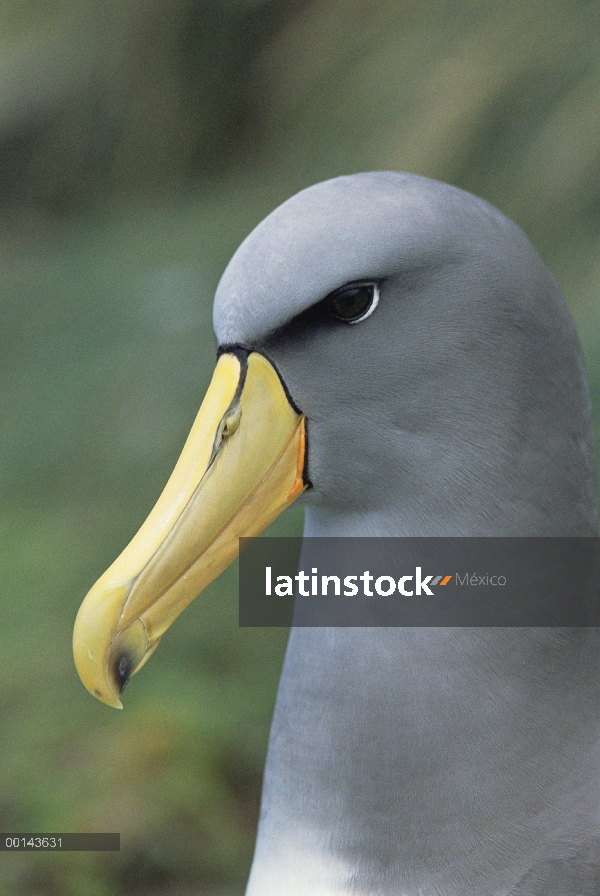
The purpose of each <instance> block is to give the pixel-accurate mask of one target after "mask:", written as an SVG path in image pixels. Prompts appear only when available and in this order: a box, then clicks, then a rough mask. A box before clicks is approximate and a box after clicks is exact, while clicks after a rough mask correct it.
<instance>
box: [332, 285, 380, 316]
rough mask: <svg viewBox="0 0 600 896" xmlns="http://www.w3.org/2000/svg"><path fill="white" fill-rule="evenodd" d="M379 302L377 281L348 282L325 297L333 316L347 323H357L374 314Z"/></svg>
mask: <svg viewBox="0 0 600 896" xmlns="http://www.w3.org/2000/svg"><path fill="white" fill-rule="evenodd" d="M378 302H379V287H378V286H377V284H376V283H348V284H347V285H346V286H342V287H341V288H340V289H336V291H335V292H332V293H331V295H329V296H327V298H326V299H325V304H326V307H327V310H328V312H329V314H330V315H331V317H335V318H336V319H337V320H343V321H344V322H345V323H347V324H357V323H359V321H361V320H364V319H365V318H366V317H369V315H370V314H373V312H374V311H375V309H376V308H377V303H378Z"/></svg>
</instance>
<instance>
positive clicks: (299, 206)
mask: <svg viewBox="0 0 600 896" xmlns="http://www.w3.org/2000/svg"><path fill="white" fill-rule="evenodd" d="M214 328H215V333H216V337H217V342H218V345H219V350H218V361H217V365H216V369H215V372H214V376H213V379H212V382H211V384H210V386H209V389H208V392H207V394H206V397H205V399H204V402H203V404H202V407H201V409H200V412H199V414H198V417H197V418H196V421H195V423H194V425H193V428H192V431H191V433H190V436H189V438H188V440H187V442H186V444H185V446H184V448H183V452H182V455H181V457H180V459H179V461H178V464H177V466H176V468H175V470H174V472H173V474H172V476H171V478H170V480H169V482H168V484H167V485H166V487H165V490H164V492H163V493H162V495H161V496H160V498H159V500H158V503H157V504H156V506H155V508H154V510H153V511H152V512H151V514H150V516H149V517H148V519H147V520H146V522H145V523H144V524H143V526H142V528H141V529H140V531H139V533H138V534H137V535H136V536H135V538H134V539H133V541H132V542H131V544H130V545H129V546H128V547H126V548H125V550H124V551H123V553H122V554H121V555H120V557H119V558H118V559H117V560H116V561H115V563H114V564H113V565H112V566H111V567H110V568H109V569H108V570H107V572H106V573H105V574H104V575H103V576H102V577H101V578H100V579H99V581H98V582H97V583H96V584H95V585H94V587H93V588H92V589H91V591H90V592H89V594H88V595H87V597H86V598H85V600H84V602H83V604H82V606H81V609H80V611H79V614H78V616H77V620H76V624H75V631H74V655H75V661H76V665H77V669H78V671H79V675H80V677H81V679H82V681H83V683H84V685H85V686H86V687H87V688H88V690H89V691H90V693H92V694H94V695H95V696H96V697H98V698H99V699H100V700H102V701H104V702H105V703H106V704H108V705H110V706H115V707H120V706H121V692H122V690H123V687H124V686H125V684H126V683H127V681H128V680H129V679H130V678H131V676H132V675H133V674H134V673H136V672H137V671H138V670H139V669H140V668H141V667H142V666H143V665H144V663H145V662H146V660H147V659H148V658H149V656H150V655H151V653H152V652H153V650H154V649H155V648H156V646H157V644H158V642H159V640H160V638H161V636H162V635H163V633H164V632H165V631H166V629H167V628H168V627H169V625H170V624H171V623H172V622H173V620H174V619H175V618H176V617H177V616H178V615H179V613H180V612H181V611H182V610H183V609H184V608H185V606H187V605H188V604H189V603H190V601H191V600H193V599H194V598H195V597H196V595H197V594H198V593H199V592H200V591H201V590H202V589H203V588H204V587H205V586H206V585H207V584H208V583H209V582H210V581H212V580H213V579H214V578H215V577H216V576H217V575H218V574H219V573H220V572H221V571H222V570H223V569H224V568H225V567H226V566H227V565H228V564H229V563H230V562H231V561H232V559H233V558H234V557H235V556H236V555H237V552H238V539H239V536H255V535H258V534H259V533H260V532H261V531H262V530H264V528H265V527H266V526H267V525H268V524H269V523H270V522H271V521H272V520H273V519H274V518H275V517H276V516H277V515H278V514H280V513H281V512H282V511H283V510H285V508H287V507H288V506H289V505H290V504H291V503H292V502H294V501H296V500H300V502H301V503H303V504H304V506H305V530H304V534H305V536H365V535H369V536H511V537H512V536H594V535H596V532H597V521H596V496H595V490H594V474H593V450H592V423H591V410H590V401H589V397H588V390H587V385H586V378H585V373H584V368H583V363H582V356H581V350H580V346H579V343H578V339H577V336H576V333H575V329H574V326H573V323H572V320H571V318H570V315H569V313H568V310H567V308H566V304H565V302H564V299H563V298H562V296H561V293H560V291H559V289H558V287H557V285H556V283H555V282H554V280H553V279H552V277H551V275H550V273H549V272H548V270H547V269H546V267H545V265H544V264H543V262H542V261H541V259H540V258H539V256H538V255H537V254H536V252H535V250H534V249H533V247H532V246H531V244H530V242H529V241H528V239H527V238H526V236H525V235H524V234H523V232H522V231H521V230H520V229H519V228H518V227H517V226H516V225H515V224H513V223H512V222H510V221H509V220H508V219H507V218H506V217H504V216H503V215H502V214H501V213H500V212H498V211H497V210H496V209H494V208H493V207H491V206H490V205H488V204H487V203H486V202H484V201H482V200H481V199H478V198H476V197H475V196H472V195H470V194H468V193H466V192H463V191H461V190H459V189H457V188H454V187H452V186H448V185H446V184H442V183H438V182H435V181H432V180H429V179H426V178H423V177H418V176H414V175H411V174H402V173H397V172H370V173H364V174H357V175H352V176H346V177H339V178H335V179H333V180H329V181H326V182H324V183H320V184H317V185H315V186H313V187H310V188H309V189H306V190H304V191H302V192H300V193H298V194H297V195H295V196H293V197H292V198H291V199H289V200H288V201H286V202H285V203H283V205H281V206H280V207H279V208H277V209H276V210H275V211H273V212H272V213H271V214H270V215H269V216H268V217H267V218H266V219H265V220H264V221H263V222H262V223H260V224H259V225H258V226H257V227H256V229H255V230H254V231H253V232H252V233H251V234H250V235H249V236H248V237H247V238H246V240H245V241H244V242H243V243H242V244H241V246H240V247H239V249H238V250H237V252H236V253H235V254H234V256H233V258H232V260H231V261H230V263H229V265H228V267H227V268H226V270H225V272H224V274H223V276H222V279H221V281H220V283H219V286H218V289H217V292H216V297H215V302H214ZM599 665H600V649H599V645H598V634H597V630H596V629H591V628H587V629H586V628H579V629H564V628H563V629H556V628H441V627H439V628H303V627H295V628H293V629H292V631H291V634H290V639H289V645H288V649H287V654H286V659H285V663H284V668H283V672H282V676H281V682H280V686H279V692H278V697H277V702H276V708H275V714H274V719H273V724H272V730H271V736H270V743H269V750H268V758H267V764H266V771H265V778H264V789H263V796H262V809H261V816H260V822H259V829H258V837H257V844H256V852H255V857H254V862H253V865H252V870H251V874H250V880H249V883H248V889H247V894H248V896H289V894H294V896H340V894H342V896H350V894H370V896H371V894H372V896H375V894H376V896H400V894H402V896H434V894H444V896H484V894H485V896H538V894H539V896H587V894H590V896H591V894H598V893H599V892H600V725H599V711H598V706H599V701H598V697H599V694H598V691H599Z"/></svg>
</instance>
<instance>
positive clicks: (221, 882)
mask: <svg viewBox="0 0 600 896" xmlns="http://www.w3.org/2000/svg"><path fill="white" fill-rule="evenodd" d="M599 16H600V9H599V7H598V4H597V3H596V2H588V0H586V2H584V0H527V2H526V3H523V2H522V0H520V2H516V0H505V2H503V3H492V2H476V0H454V2H450V0H448V2H445V0H394V2H392V0H380V2H378V3H372V2H367V0H312V2H310V0H294V2H291V0H289V2H283V0H270V2H269V0H252V2H251V0H212V2H208V0H204V2H199V0H196V2H192V0H169V2H167V0H5V2H4V3H3V4H2V5H1V6H0V272H1V273H0V284H1V293H0V324H1V325H0V376H1V387H2V391H1V396H2V397H1V405H0V406H1V408H2V413H1V415H0V456H1V471H2V472H1V477H0V497H1V502H2V504H1V506H2V513H1V517H0V577H1V579H0V580H1V582H2V588H1V593H0V612H1V613H2V625H1V626H0V717H1V718H2V726H1V727H0V744H1V748H2V754H1V755H2V763H1V764H0V828H1V829H3V830H4V831H10V830H13V831H19V830H20V831H25V830H35V831H43V830H45V831H49V830H58V831H77V830H82V831H85V830H107V831H109V830H117V831H120V832H121V834H122V844H123V845H122V851H121V853H120V854H111V853H107V854H101V853H98V854H94V853H88V854H86V853H81V854H77V853H71V854H63V855H48V854H42V855H38V856H33V855H16V854H15V855H9V854H7V853H3V854H2V860H1V861H0V896H5V894H6V896H8V894H10V896H15V894H19V893H23V894H25V893H26V894H28V896H54V894H61V896H79V894H89V896H96V894H97V896H105V894H114V896H120V894H123V896H125V894H127V896H135V894H137V893H140V894H141V893H144V894H157V896H158V894H163V893H165V894H166V893H170V894H175V896H177V894H179V896H183V894H186V896H187V894H192V893H194V894H197V893H205V894H211V893H240V892H242V891H243V882H244V879H245V876H246V874H247V870H248V867H249V863H250V859H251V853H252V844H253V837H254V830H255V824H256V818H257V812H258V799H259V793H260V778H261V771H262V764H263V761H264V753H265V749H266V742H267V736H268V729H269V724H270V715H271V711H272V706H273V701H274V697H275V689H276V683H277V678H278V675H279V669H280V664H281V659H282V656H283V650H284V647H285V639H286V633H285V632H281V631H277V630H267V631H260V630H255V631H251V630H245V631H242V630H240V629H239V628H238V627H237V606H236V601H237V595H236V572H235V568H232V569H230V570H228V571H227V572H226V573H225V574H224V575H223V576H222V577H221V578H220V579H219V580H218V581H217V582H215V583H214V584H213V585H212V586H211V588H209V589H208V590H207V591H206V592H205V593H204V594H203V595H202V597H201V598H199V599H198V600H197V601H196V602H195V603H194V604H193V605H192V606H191V607H190V608H189V610H187V611H186V613H185V614H184V616H183V617H182V618H181V619H180V620H178V622H177V623H176V624H175V626H174V627H173V629H172V630H171V631H170V632H169V633H168V635H167V636H165V639H164V643H163V645H162V646H161V648H160V650H159V651H157V653H156V655H155V656H154V657H153V658H152V661H151V662H150V663H149V664H148V666H147V667H146V668H145V669H144V672H143V674H141V675H140V676H139V677H136V678H135V679H134V681H133V682H132V683H131V684H130V685H129V687H128V690H127V692H126V695H125V711H124V712H123V713H115V712H112V711H111V710H109V709H108V708H106V707H104V706H102V705H101V704H99V703H97V702H96V701H94V700H92V699H91V698H90V697H89V696H88V695H87V694H86V692H85V691H84V690H83V688H82V687H81V685H80V683H79V681H78V679H77V677H76V673H75V671H74V668H73V665H72V659H71V648H70V639H71V628H72V622H73V619H74V615H75V613H76V610H77V607H78V606H79V603H80V601H81V598H82V596H83V594H84V593H85V591H86V590H87V588H88V587H89V586H90V585H91V584H92V583H93V581H94V580H95V578H96V577H97V576H98V574H99V573H101V572H102V571H103V569H104V568H105V567H106V566H107V565H108V564H109V563H110V562H111V561H112V559H113V558H114V556H115V555H116V554H117V553H118V552H119V550H120V549H121V548H122V547H123V546H124V544H125V543H126V542H127V540H128V539H129V538H130V536H131V535H132V534H133V533H134V532H135V531H136V529H137V527H138V526H139V524H140V522H141V521H142V520H143V519H144V517H145V514H146V513H147V511H148V510H149V509H150V507H151V506H152V504H153V502H154V500H155V498H156V497H157V495H158V493H159V492H160V490H161V487H162V485H163V484H164V481H165V480H166V478H167V477H168V475H169V472H170V470H171V468H172V466H173V463H174V461H175V459H176V457H177V454H178V451H179V450H180V447H181V445H182V443H183V440H184V439H185V436H186V434H187V431H188V429H189V426H190V425H191V422H192V420H193V418H194V415H195V413H196V411H197V408H198V406H199V403H200V400H201V398H202V395H203V392H204V389H205V388H206V385H207V383H208V381H209V378H210V374H211V369H212V366H213V363H214V349H215V345H214V338H213V335H212V328H211V304H212V295H213V292H214V288H215V286H216V283H217V282H218V278H219V275H220V273H221V271H222V269H223V267H224V265H225V264H226V262H227V260H228V258H229V257H230V255H231V253H232V252H233V251H234V249H235V248H236V246H237V245H238V243H239V242H240V240H241V239H242V238H243V237H244V236H245V235H246V233H247V232H248V231H249V230H250V229H251V228H252V226H254V224H255V223H257V222H258V221H259V220H260V219H261V218H262V217H263V216H264V215H265V214H266V213H267V212H269V211H270V210H271V209H272V208H273V207H274V206H275V205H277V204H278V203H279V202H280V201H282V200H283V199H285V198H286V197H287V196H289V195H290V194H291V193H292V192H294V191H296V190H297V189H300V188H302V187H304V186H307V185H308V184H310V183H313V182H315V181H317V180H320V179H322V178H325V177H330V176H335V175H337V174H341V173H348V172H352V171H357V170H364V169H375V168H396V169H407V170H412V171H416V172H418V173H421V174H425V175H428V176H431V177H436V178H440V179H442V180H448V181H450V182H452V183H455V184H457V185H459V186H461V187H464V188H466V189H469V190H472V191H474V192H476V193H478V194H479V195H481V196H483V197H484V198H486V199H488V200H489V201H491V202H493V203H494V204H495V205H497V206H498V207H499V208H501V209H502V210H503V211H504V212H505V213H506V214H508V215H509V216H510V217H512V218H514V219H515V220H516V221H517V222H518V223H519V224H521V226H523V227H524V229H525V230H526V231H527V233H528V234H529V236H530V238H531V239H532V241H533V243H534V244H535V245H536V246H537V248H538V249H539V251H540V252H541V253H542V255H543V256H544V258H545V260H546V262H547V264H548V265H549V267H550V269H551V270H552V271H553V272H554V274H555V276H556V277H557V278H558V280H559V282H560V284H561V286H562V288H563V291H564V292H565V295H566V296H567V299H568V301H569V303H570V305H571V308H572V310H573V313H574V315H575V318H576V321H577V324H578V327H579V330H580V333H581V337H582V341H583V344H584V350H585V354H586V359H587V363H588V369H589V372H590V379H591V387H592V396H593V400H594V402H595V407H596V419H598V418H599V409H600V306H599V303H598V297H599V295H600V262H599V260H598V259H599V258H600V230H599V226H598V225H599V223H600V212H599V210H600V177H599V174H600V171H599V168H600V53H599V50H600V27H599ZM301 522H302V521H301V513H300V512H299V511H297V510H294V509H292V511H290V512H289V513H288V514H287V515H284V517H283V518H282V519H281V520H280V521H279V522H278V523H276V524H275V529H274V531H276V532H280V533H290V534H291V533H295V532H298V531H300V528H301Z"/></svg>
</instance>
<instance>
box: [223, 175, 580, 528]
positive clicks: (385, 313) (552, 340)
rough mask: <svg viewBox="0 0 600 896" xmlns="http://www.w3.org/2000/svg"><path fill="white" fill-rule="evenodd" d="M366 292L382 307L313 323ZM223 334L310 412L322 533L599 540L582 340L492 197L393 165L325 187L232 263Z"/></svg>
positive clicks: (288, 205)
mask: <svg viewBox="0 0 600 896" xmlns="http://www.w3.org/2000/svg"><path fill="white" fill-rule="evenodd" d="M365 279H367V280H374V281H377V282H378V283H379V284H380V287H381V300H380V303H379V307H378V308H377V310H376V312H375V313H374V314H373V315H372V316H371V317H370V318H368V319H367V320H365V321H364V322H363V323H361V324H359V325H357V326H353V327H348V326H347V325H346V324H344V323H340V322H339V321H332V320H326V319H319V320H315V318H314V316H313V317H311V316H310V315H307V314H306V313H305V312H306V311H307V309H310V308H312V307H314V306H315V305H316V304H317V303H319V302H321V301H322V300H323V299H324V298H325V297H326V296H327V295H328V294H329V293H331V292H332V291H333V290H335V289H337V288H339V287H341V286H342V285H343V284H345V283H347V282H349V281H355V280H365ZM214 323H215V332H216V335H217V339H218V341H219V343H220V344H230V343H241V344H243V345H245V346H247V347H249V348H258V349H259V350H262V351H264V352H265V354H267V356H268V357H270V358H271V359H272V360H273V361H274V362H275V364H276V365H277V366H278V369H279V370H280V373H281V375H282V377H283V379H284V381H285V382H286V384H287V386H288V388H289V390H290V392H291V394H292V396H293V398H294V400H295V402H296V403H297V404H298V406H299V407H300V408H301V409H302V410H303V411H304V413H306V415H307V418H308V427H309V441H310V448H309V475H310V477H311V480H312V481H313V484H314V486H315V487H314V489H313V490H312V492H309V493H307V495H306V496H305V498H304V499H303V500H304V501H305V503H306V504H307V506H308V507H309V511H308V515H307V525H308V527H309V530H310V531H312V532H313V534H316V533H319V532H323V533H326V532H328V533H329V534H335V533H336V532H337V533H339V534H345V533H348V534H351V533H353V532H355V531H358V528H357V527H360V531H362V532H363V533H364V534H367V533H368V534H427V535H433V534H447V533H453V534H488V535H489V534H510V535H524V534H545V535H549V534H591V533H592V532H594V531H595V525H596V522H595V494H594V484H593V460H592V438H591V413H590V404H589V398H588V395H587V387H586V382H585V375H584V371H583V364H582V360H581V351H580V348H579V343H578V340H577V337H576V334H575V330H574V327H573V324H572V321H571V318H570V315H569V313H568V310H567V308H566V305H565V302H564V300H563V298H562V296H561V294H560V291H559V289H558V287H557V286H556V283H555V282H554V280H553V279H552V277H551V275H550V274H549V272H548V270H547V269H546V267H545V265H544V264H543V262H542V261H541V259H540V258H539V256H538V255H537V253H536V252H535V250H534V249H533V247H532V246H531V244H530V242H529V241H528V239H527V238H526V236H525V235H524V234H523V232H522V231H521V230H520V229H519V228H518V227H517V226H516V225H515V224H513V223H512V222H510V221H509V220H508V219H507V218H505V217H504V216H503V215H502V214H500V212H498V211H497V210H496V209H494V208H492V207H491V206H490V205H488V204H487V203H486V202H484V201H482V200H480V199H478V198H476V197H475V196H472V195H470V194H468V193H465V192H464V191H461V190H458V189H456V188H454V187H451V186H448V185H446V184H442V183H438V182H435V181H431V180H428V179H426V178H422V177H417V176H415V175H410V174H398V173H394V172H374V173H366V174H358V175H352V176H348V177H340V178H336V179H334V180H330V181H326V182H324V183H321V184H317V185H316V186H314V187H310V188H309V189H307V190H304V191H302V192H301V193H299V194H297V195H296V196H294V197H292V198H291V199H290V200H288V201H287V202H285V203H284V204H283V205H281V206H280V207H279V208H277V209H276V210H275V211H274V212H273V213H272V214H270V215H269V216H268V217H267V218H266V219H265V220H264V221H263V222H262V223H261V224H259V225H258V227H256V229H255V230H254V231H253V232H252V233H251V234H250V235H249V236H248V237H247V239H246V240H245V241H244V242H243V243H242V245H241V246H240V248H239V249H238V250H237V252H236V253H235V255H234V256H233V258H232V260H231V262H230V263H229V265H228V267H227V269H226V271H225V273H224V274H223V277H222V279H221V282H220V284H219V287H218V289H217V294H216V298H215V305H214ZM359 518H360V519H359ZM334 530H335V531H334Z"/></svg>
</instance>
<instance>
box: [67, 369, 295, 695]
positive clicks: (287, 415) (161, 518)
mask: <svg viewBox="0 0 600 896" xmlns="http://www.w3.org/2000/svg"><path fill="white" fill-rule="evenodd" d="M305 454H306V418H305V417H304V416H303V415H302V414H300V413H299V412H298V411H297V410H296V409H295V408H294V407H293V406H292V404H291V402H290V400H289V398H288V396H287V394H286V391H285V388H284V386H283V384H282V382H281V380H280V378H279V375H278V373H277V371H276V370H275V368H274V367H273V365H272V364H271V363H270V362H269V361H268V360H267V359H266V358H265V357H264V356H263V355H260V354H258V353H257V352H251V353H250V354H247V353H245V352H239V353H233V352H232V353H225V354H222V355H221V357H220V358H219V361H218V363H217V366H216V368H215V372H214V375H213V378H212V381H211V384H210V386H209V388H208V392H207V393H206V397H205V399H204V401H203V403H202V407H201V408H200V411H199V413H198V416H197V418H196V420H195V422H194V425H193V427H192V431H191V432H190V435H189V436H188V439H187V442H186V443H185V446H184V448H183V451H182V454H181V457H180V458H179V461H178V462H177V465H176V467H175V469H174V471H173V473H172V475H171V478H170V479H169V481H168V483H167V485H166V486H165V489H164V491H163V493H162V495H161V496H160V498H159V499H158V502H157V504H156V506H155V507H154V509H153V510H152V511H151V513H150V516H149V517H148V519H147V520H146V522H145V523H144V524H143V526H142V527H141V529H140V530H139V532H138V533H137V535H136V536H135V537H134V538H133V540H132V541H131V543H130V544H129V545H128V546H127V547H126V548H125V550H124V551H123V553H122V554H121V555H120V556H119V557H118V558H117V559H116V560H115V562H114V563H113V564H112V566H111V567H109V569H108V570H107V571H106V572H105V573H104V575H103V576H102V577H101V578H100V579H98V581H97V582H96V584H95V585H94V586H93V588H92V589H91V591H89V593H88V594H87V596H86V598H85V600H84V601H83V603H82V605H81V607H80V609H79V613H78V614H77V619H76V621H75V630H74V632H73V653H74V656H75V665H76V666H77V671H78V672H79V676H80V678H81V680H82V682H83V683H84V685H85V686H86V688H87V689H88V691H89V692H90V693H91V694H93V695H94V696H95V697H98V699H99V700H102V701H103V702H104V703H107V704H108V705H109V706H114V707H117V708H119V709H121V708H122V704H121V701H120V699H119V697H120V694H121V692H122V690H123V688H124V687H125V685H126V684H127V682H128V681H129V679H130V678H131V676H132V675H134V674H135V673H136V672H137V671H138V670H139V669H141V667H142V666H143V665H144V663H145V662H146V660H147V659H148V658H149V657H150V656H151V654H152V653H153V651H154V650H155V649H156V647H157V646H158V642H159V641H160V638H161V636H162V635H163V634H164V632H165V631H166V630H167V629H168V628H169V626H170V625H171V624H172V623H173V622H174V620H175V619H176V618H177V617H178V616H179V614H180V613H181V612H182V611H183V610H184V609H185V608H186V607H187V606H188V604H190V603H191V602H192V600H193V599H194V598H195V597H196V596H197V595H198V594H199V593H200V592H201V591H202V590H203V589H204V588H206V586H207V585H209V584H210V583H211V582H212V581H213V579H215V578H216V577H217V576H218V575H219V573H221V572H222V571H223V570H224V569H225V568H226V567H227V566H228V565H229V564H230V563H231V561H232V560H233V559H234V558H235V557H236V556H237V554H238V545H239V541H238V539H239V537H240V536H249V537H254V536H256V535H259V534H260V532H262V531H263V529H265V528H266V527H267V526H268V525H269V523H271V522H272V521H273V520H274V519H275V517H277V516H278V515H279V514H280V513H281V512H282V511H283V510H285V508H286V507H289V505H290V504H291V503H292V502H293V501H295V500H296V498H297V497H298V496H299V495H300V494H301V493H302V492H303V491H304V489H305V488H306V487H307V483H306V481H305V479H304V476H303V471H304V467H305Z"/></svg>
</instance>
